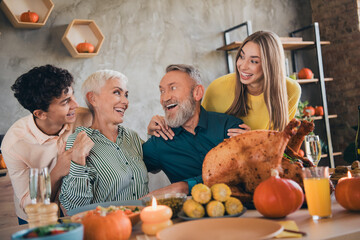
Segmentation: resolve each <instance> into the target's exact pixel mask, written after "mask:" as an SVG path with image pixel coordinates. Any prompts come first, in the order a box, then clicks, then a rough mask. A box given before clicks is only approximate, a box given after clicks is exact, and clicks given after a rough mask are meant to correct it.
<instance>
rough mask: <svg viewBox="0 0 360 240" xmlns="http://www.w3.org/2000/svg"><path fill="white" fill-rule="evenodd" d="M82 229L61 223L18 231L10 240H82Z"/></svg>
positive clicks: (72, 224) (79, 226) (78, 226)
mask: <svg viewBox="0 0 360 240" xmlns="http://www.w3.org/2000/svg"><path fill="white" fill-rule="evenodd" d="M83 235H84V227H83V225H82V224H80V223H63V224H56V225H47V226H43V227H36V228H29V229H25V230H21V231H18V232H16V233H14V234H13V235H12V236H11V239H12V240H18V239H33V240H40V239H41V240H61V239H73V240H82V239H83Z"/></svg>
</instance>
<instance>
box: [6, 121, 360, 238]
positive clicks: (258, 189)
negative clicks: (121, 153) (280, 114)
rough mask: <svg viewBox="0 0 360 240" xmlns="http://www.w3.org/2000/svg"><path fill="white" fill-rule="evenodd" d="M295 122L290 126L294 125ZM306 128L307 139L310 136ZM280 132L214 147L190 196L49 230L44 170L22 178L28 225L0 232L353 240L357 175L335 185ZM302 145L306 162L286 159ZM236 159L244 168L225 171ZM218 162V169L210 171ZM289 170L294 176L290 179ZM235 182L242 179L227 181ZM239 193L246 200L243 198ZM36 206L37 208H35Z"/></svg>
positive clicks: (359, 198)
mask: <svg viewBox="0 0 360 240" xmlns="http://www.w3.org/2000/svg"><path fill="white" fill-rule="evenodd" d="M295 123H296V122H293V126H291V127H296V126H298V125H296V126H295ZM296 124H297V123H296ZM306 124H307V125H308V126H311V123H306ZM308 126H305V128H307V129H309V131H308V132H307V133H306V134H308V133H309V132H310V131H311V128H308ZM300 128H301V126H300ZM300 128H299V129H300ZM299 131H300V130H299ZM303 132H306V131H303ZM287 134H289V131H287V132H286V130H285V131H284V132H283V133H281V132H274V135H273V136H270V135H268V133H267V132H266V131H264V132H260V133H254V134H252V133H249V134H248V135H249V137H248V138H247V141H249V142H252V143H253V145H252V146H250V147H249V148H250V149H245V150H244V149H243V150H242V151H241V153H239V152H237V151H238V148H233V146H232V144H235V142H234V140H233V139H234V138H232V139H230V140H229V141H227V142H225V143H224V144H223V143H221V144H219V145H218V146H217V147H215V148H214V149H213V150H211V151H210V152H209V153H208V154H207V155H206V157H205V159H204V164H203V181H204V182H203V183H198V184H196V185H195V186H193V188H192V189H191V191H190V194H189V195H186V194H184V193H170V192H169V193H166V194H162V195H151V194H150V195H149V196H145V197H143V198H142V199H139V200H133V201H116V202H101V203H93V204H90V205H87V206H81V207H78V208H75V209H72V210H70V211H68V212H67V215H68V216H66V217H63V218H60V219H57V217H56V220H58V222H59V224H56V225H54V224H55V222H54V221H53V220H54V217H53V216H52V215H51V217H49V216H50V215H49V214H50V212H53V211H54V210H55V208H54V209H53V210H51V211H50V210H46V211H41V209H45V206H51V205H53V204H54V203H50V202H49V199H48V196H50V195H49V194H50V192H51V189H50V188H49V184H47V182H48V181H50V179H49V176H47V175H48V172H47V171H46V169H45V170H44V169H41V170H32V171H30V176H29V179H30V196H31V199H32V204H30V205H28V206H27V207H26V212H27V214H28V216H29V223H30V224H29V225H24V226H18V227H13V228H9V229H0V231H1V232H2V235H3V236H4V237H5V238H4V239H10V238H11V239H21V237H24V236H28V235H29V234H34V233H35V234H38V233H40V232H43V231H44V228H45V229H46V228H49V224H50V225H53V226H54V227H55V228H57V229H55V230H54V231H55V232H56V231H57V232H59V231H62V232H61V233H59V234H58V235H56V236H50V235H47V236H45V237H44V238H41V239H46V240H48V239H49V240H50V239H66V238H65V234H75V232H76V231H75V230H77V231H78V232H77V233H79V232H81V233H82V234H79V235H71V236H72V237H71V239H75V240H76V239H87V240H92V239H104V240H107V239H124V240H126V239H136V240H144V239H145V240H154V239H158V240H164V239H173V240H177V239H179V240H180V239H193V240H202V239H216V240H217V239H226V240H230V239H274V238H279V239H294V238H300V239H360V227H359V226H360V177H359V176H357V175H356V174H355V175H352V174H354V171H351V170H350V169H349V168H348V169H349V170H348V174H347V175H346V176H343V177H342V178H340V179H337V181H336V182H335V183H334V182H333V181H331V175H333V174H335V173H336V171H335V170H334V169H331V170H329V167H327V166H318V163H319V161H320V155H321V153H320V150H319V148H318V143H317V141H316V138H315V140H314V138H313V137H312V138H311V141H310V137H307V136H306V134H305V135H301V136H296V137H295V140H294V141H292V142H291V144H290V145H291V148H288V147H289V145H287V142H288V141H289V139H288V138H289V136H287ZM269 136H270V137H269ZM272 138H274V139H275V140H279V139H280V140H281V141H283V143H282V145H281V147H279V149H275V150H274V151H272V152H271V153H268V152H266V151H265V150H266V149H265V150H264V149H261V148H259V147H258V146H259V144H261V143H263V142H264V141H265V142H266V141H272V140H274V139H272ZM264 139H265V140H264ZM304 139H306V141H307V142H309V146H308V147H307V148H308V149H307V155H308V158H309V159H306V160H304V162H302V161H292V160H291V158H293V157H297V154H296V153H294V150H293V149H296V148H300V145H301V143H302V142H303V141H304ZM235 141H236V139H235ZM257 142H259V144H257ZM244 144H248V143H247V142H245V143H244ZM234 146H235V145H234ZM254 146H256V147H254ZM311 146H312V147H311ZM216 148H217V149H216ZM297 151H298V149H297ZM258 152H263V154H260V155H259V154H258ZM218 154H220V155H221V156H222V157H220V155H218ZM268 154H270V155H271V156H270V157H269V156H268ZM285 155H286V157H285ZM251 156H257V159H256V160H257V162H256V163H257V164H259V165H257V164H253V163H252V162H251V161H250V160H249V157H250V158H251ZM235 157H236V161H237V162H238V164H239V166H242V167H244V168H247V169H246V170H244V168H241V169H242V170H241V171H239V170H237V169H235V168H229V167H228V166H227V165H226V162H227V161H230V162H231V161H234V159H235ZM220 160H221V161H220ZM219 161H220V163H221V164H220V165H214V164H215V163H216V164H217V163H218V162H219ZM306 161H307V162H306ZM309 161H312V162H309ZM265 162H266V164H268V165H264V163H265ZM306 163H307V164H306ZM356 164H357V163H355V165H356ZM359 164H360V163H359ZM359 164H357V165H359ZM260 166H261V168H262V169H261V170H259V168H260ZM281 166H282V167H283V168H281ZM249 169H250V170H252V169H253V170H254V173H255V175H258V176H257V177H256V176H255V178H256V179H257V180H256V181H253V180H252V179H255V178H250V177H249V179H245V178H242V177H245V176H248V175H246V171H249ZM284 169H285V170H286V171H285V170H284ZM341 169H343V168H341ZM258 170H259V171H258ZM287 171H288V172H287ZM291 171H294V172H296V174H294V175H291V174H292V173H291ZM289 172H290V173H289ZM224 174H227V175H229V177H228V176H226V177H225V175H224ZM241 174H245V175H244V176H242V175H241ZM39 177H40V178H39ZM253 177H254V176H253ZM239 179H240V180H241V179H242V181H240V182H234V181H236V180H239ZM226 181H227V182H226ZM255 182H256V183H255ZM234 183H235V184H234ZM244 190H246V194H242V192H241V191H244ZM39 193H40V195H41V196H40V198H39V195H38V194H39ZM39 202H40V207H39V208H35V207H34V206H38V205H37V204H39ZM56 207H57V206H56ZM34 209H35V210H34ZM38 209H39V210H38ZM34 212H35V213H34ZM44 218H45V219H46V220H47V221H43V219H44ZM64 224H65V225H64ZM71 224H75V225H74V226H72V225H71ZM68 227H71V228H69V230H68V229H67V228H68ZM25 228H28V229H26V230H24V229H25ZM79 228H81V229H83V230H81V231H80V230H78V229H79ZM59 229H60V230H59ZM51 231H53V230H51ZM63 234H64V235H63ZM62 235H63V236H62ZM75 236H76V237H75ZM34 239H37V238H34ZM39 239H40V238H39Z"/></svg>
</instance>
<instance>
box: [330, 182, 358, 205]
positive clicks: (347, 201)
mask: <svg viewBox="0 0 360 240" xmlns="http://www.w3.org/2000/svg"><path fill="white" fill-rule="evenodd" d="M335 197H336V201H337V202H338V203H339V204H340V205H341V206H342V207H344V208H345V209H347V210H351V211H360V177H344V178H340V179H339V181H338V183H337V185H336V188H335Z"/></svg>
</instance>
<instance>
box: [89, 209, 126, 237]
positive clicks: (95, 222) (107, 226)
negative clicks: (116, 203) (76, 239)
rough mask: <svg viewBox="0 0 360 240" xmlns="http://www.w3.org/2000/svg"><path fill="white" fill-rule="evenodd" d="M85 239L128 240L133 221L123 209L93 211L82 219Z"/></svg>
mask: <svg viewBox="0 0 360 240" xmlns="http://www.w3.org/2000/svg"><path fill="white" fill-rule="evenodd" d="M82 224H83V225H84V239H85V240H96V239H103V240H110V239H117V240H126V239H129V238H130V236H131V230H132V226H131V221H130V219H129V218H128V217H127V216H126V215H125V213H124V212H123V211H121V210H117V211H114V212H110V213H107V214H106V213H98V212H94V211H91V212H89V213H88V214H87V215H86V216H85V217H84V218H83V220H82Z"/></svg>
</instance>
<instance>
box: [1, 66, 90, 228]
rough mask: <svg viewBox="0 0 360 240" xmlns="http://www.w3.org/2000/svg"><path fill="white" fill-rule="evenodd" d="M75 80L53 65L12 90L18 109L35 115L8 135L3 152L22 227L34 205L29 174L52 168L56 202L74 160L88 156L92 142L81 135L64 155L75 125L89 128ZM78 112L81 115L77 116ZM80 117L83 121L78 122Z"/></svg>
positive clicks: (31, 73) (37, 69) (27, 75)
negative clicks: (78, 97)
mask: <svg viewBox="0 0 360 240" xmlns="http://www.w3.org/2000/svg"><path fill="white" fill-rule="evenodd" d="M73 82H74V79H73V76H72V75H71V74H70V73H69V72H68V71H67V70H65V69H61V68H57V67H54V66H52V65H45V66H41V67H35V68H33V69H31V70H30V71H29V72H27V73H25V74H23V75H21V76H20V77H19V78H18V79H17V80H16V81H15V83H14V85H13V86H12V87H11V89H12V90H13V91H14V96H15V97H16V98H17V100H18V101H19V103H20V104H21V105H22V106H23V107H24V108H25V109H27V110H29V111H30V112H31V114H29V115H28V116H26V117H23V118H21V119H19V120H18V121H16V122H15V123H14V124H13V125H12V126H11V127H10V129H9V130H8V131H7V133H6V135H5V137H4V139H3V141H2V145H1V151H2V154H3V156H4V160H5V163H6V165H7V168H8V174H9V176H10V179H11V183H12V186H13V189H14V202H15V211H16V215H17V216H18V220H19V224H24V223H26V221H25V220H26V219H27V216H26V213H25V212H24V208H25V206H26V205H27V204H29V203H30V202H31V201H30V194H29V169H30V168H43V167H48V168H49V171H50V176H51V189H52V194H51V200H52V201H54V200H55V197H56V195H57V192H58V190H59V187H60V186H61V180H62V177H63V176H65V175H67V174H68V173H69V169H70V162H71V160H74V159H77V158H81V157H83V156H84V155H85V156H86V155H87V154H88V153H89V151H90V149H88V148H86V147H84V146H86V145H89V141H91V140H90V139H89V137H87V135H86V134H85V133H82V134H79V135H78V136H77V138H76V140H75V143H74V146H73V147H72V148H71V149H69V150H67V151H65V142H66V140H67V137H68V136H69V135H70V134H71V133H72V132H73V129H74V128H75V125H76V126H77V125H84V126H90V124H91V115H90V113H88V111H86V110H84V109H81V108H79V109H78V106H79V105H78V103H77V102H76V100H75V97H74V91H73V88H72V84H73ZM79 110H80V111H79ZM76 115H81V117H79V118H78V119H79V120H80V119H81V122H80V121H77V122H76V123H75V120H76Z"/></svg>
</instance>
